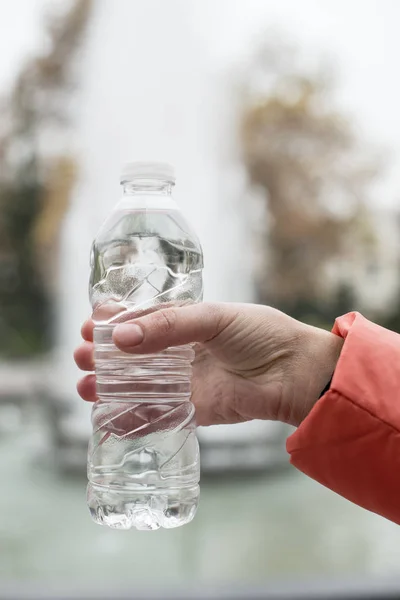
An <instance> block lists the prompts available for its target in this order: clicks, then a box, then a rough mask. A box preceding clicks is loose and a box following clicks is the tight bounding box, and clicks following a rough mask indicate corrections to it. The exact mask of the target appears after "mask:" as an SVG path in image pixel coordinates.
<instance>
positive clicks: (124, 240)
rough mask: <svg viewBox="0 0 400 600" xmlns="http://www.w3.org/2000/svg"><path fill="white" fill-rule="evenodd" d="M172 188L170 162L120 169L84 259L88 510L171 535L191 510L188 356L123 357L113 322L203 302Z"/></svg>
mask: <svg viewBox="0 0 400 600" xmlns="http://www.w3.org/2000/svg"><path fill="white" fill-rule="evenodd" d="M174 183H175V176H174V171H173V169H172V167H170V166H169V165H167V164H164V163H137V162H136V163H128V164H126V165H125V167H124V169H123V171H122V174H121V184H122V185H123V196H122V198H121V200H120V201H119V202H118V203H117V205H116V206H115V208H114V210H113V211H112V212H111V214H110V215H109V217H108V218H107V219H106V221H105V223H104V224H103V226H102V227H101V228H100V231H99V233H98V235H97V236H96V239H95V240H94V242H93V246H92V252H91V278H90V300H91V304H92V308H93V315H92V316H93V320H94V323H95V329H94V342H95V371H96V383H97V395H98V398H99V399H98V401H97V402H96V403H95V405H94V407H93V412H92V424H93V434H92V437H91V440H90V443H89V451H88V479H89V485H88V505H89V508H90V512H91V514H92V517H93V519H94V520H95V521H96V522H97V523H99V524H104V525H108V526H109V527H113V528H118V529H130V528H131V527H136V528H137V529H158V528H159V527H165V528H171V527H178V526H180V525H184V524H185V523H188V522H189V521H191V520H192V519H193V516H194V514H195V512H196V508H197V504H198V497H199V485H198V484H199V471H200V465H199V447H198V442H197V439H196V435H195V411H194V406H193V404H192V403H191V402H190V393H191V372H192V367H191V363H192V360H193V358H194V351H193V348H192V347H191V346H180V347H175V348H169V349H167V350H165V351H163V352H160V353H158V354H155V355H130V354H125V353H123V352H121V351H119V350H118V349H117V348H116V346H115V345H114V344H113V342H112V331H113V328H114V326H115V325H116V324H117V323H120V322H123V321H126V320H128V319H131V318H134V317H136V316H139V315H141V314H145V313H147V312H150V311H154V310H158V309H160V308H163V307H167V306H170V305H184V304H187V303H192V302H199V301H201V300H202V293H203V283H202V269H203V256H202V250H201V246H200V243H199V241H198V239H197V237H196V235H195V234H194V233H193V232H192V230H191V229H190V227H189V226H188V225H187V223H186V221H185V219H184V218H183V216H182V214H181V212H180V211H179V208H178V206H177V204H176V203H175V201H174V200H173V198H172V188H173V185H174Z"/></svg>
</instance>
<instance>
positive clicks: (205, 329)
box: [75, 303, 343, 426]
mask: <svg viewBox="0 0 400 600" xmlns="http://www.w3.org/2000/svg"><path fill="white" fill-rule="evenodd" d="M93 327H94V325H93V322H92V321H90V320H89V321H86V323H85V324H84V325H83V327H82V336H83V338H84V340H85V341H84V342H83V344H82V345H81V346H79V348H77V350H76V351H75V361H76V363H77V365H78V366H79V367H80V368H81V369H82V370H84V371H93V370H94V362H93ZM113 340H114V343H115V344H116V346H118V348H119V349H120V350H122V351H124V352H128V353H131V354H148V353H154V352H160V351H161V350H164V349H165V348H168V347H169V346H178V345H179V346H180V345H183V344H189V343H195V360H194V363H193V377H192V402H193V403H194V405H195V407H196V420H197V423H198V424H199V425H213V424H221V423H225V424H226V423H240V422H244V421H250V420H252V419H269V420H278V421H282V422H285V423H289V424H291V425H295V426H298V425H299V424H300V423H301V421H302V420H303V419H304V418H305V417H306V416H307V414H308V413H309V411H310V410H311V408H312V407H313V406H314V404H315V402H316V401H317V399H318V397H319V395H320V393H321V391H322V390H323V388H324V387H325V385H326V384H327V383H328V381H329V379H330V377H331V376H332V373H333V371H334V369H335V366H336V363H337V360H338V358H339V355H340V351H341V348H342V344H343V340H342V339H341V338H339V337H338V336H336V335H334V334H331V333H329V332H327V331H325V330H323V329H318V328H315V327H312V326H310V325H305V324H304V323H300V322H299V321H296V320H295V319H292V318H291V317H289V316H287V315H285V314H284V313H282V312H280V311H278V310H275V309H273V308H270V307H267V306H260V305H255V304H228V303H226V304H225V303H217V304H208V303H202V304H193V305H190V306H184V307H179V308H177V307H175V308H174V307H171V308H163V309H160V310H157V311H155V312H153V313H151V314H148V315H146V316H142V317H139V318H137V319H134V320H131V321H127V322H126V323H123V324H119V325H116V327H115V329H114V333H113ZM78 392H79V394H80V395H81V397H82V398H83V399H84V400H88V401H95V400H96V399H97V398H96V384H95V376H94V375H87V376H86V377H84V378H83V379H81V380H80V382H79V383H78Z"/></svg>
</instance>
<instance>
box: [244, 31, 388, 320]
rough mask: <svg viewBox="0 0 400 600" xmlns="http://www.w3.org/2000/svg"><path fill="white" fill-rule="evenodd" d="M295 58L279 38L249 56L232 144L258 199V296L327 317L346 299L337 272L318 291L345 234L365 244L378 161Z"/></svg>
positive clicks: (319, 80) (315, 76)
mask: <svg viewBox="0 0 400 600" xmlns="http://www.w3.org/2000/svg"><path fill="white" fill-rule="evenodd" d="M299 56H300V53H299V52H298V49H296V48H294V47H290V46H284V45H282V43H281V42H280V41H279V42H274V41H271V42H269V43H268V44H266V45H265V46H263V47H262V48H261V50H260V51H259V52H258V53H257V55H256V56H255V58H254V60H253V62H252V64H251V66H250V69H249V70H248V72H247V74H246V81H247V83H246V84H245V86H244V90H243V103H242V112H241V117H240V134H241V144H242V150H243V157H244V162H245V165H246V167H247V171H248V175H249V179H250V182H251V184H252V185H254V186H256V187H257V188H259V189H260V190H261V195H262V198H263V201H264V202H265V203H266V206H267V211H266V215H267V217H268V218H267V222H266V226H265V231H264V234H265V235H264V243H263V245H262V250H261V251H262V253H263V256H264V260H262V261H261V265H262V270H260V272H259V273H258V281H257V284H258V293H259V298H258V300H259V301H261V302H263V303H268V304H273V305H275V306H279V307H280V308H282V309H283V310H287V311H289V312H290V313H291V314H293V315H295V316H297V317H299V318H305V317H308V316H309V315H310V314H312V313H317V314H319V315H320V318H321V319H326V318H331V312H332V311H333V310H335V305H336V304H338V303H339V304H340V306H341V308H342V309H345V308H346V307H345V306H344V305H345V304H346V306H347V303H348V305H349V306H348V308H349V307H350V304H351V301H350V299H351V298H353V290H350V289H347V287H346V290H347V291H346V294H345V295H343V291H344V289H345V287H343V286H345V284H344V283H343V285H342V284H341V282H340V278H339V279H338V281H337V284H338V288H337V290H336V292H337V298H335V293H336V292H335V290H334V289H333V290H331V291H330V292H329V293H328V294H327V287H329V277H328V274H329V268H330V267H332V265H333V263H334V262H335V261H336V263H337V265H338V264H339V265H340V261H342V265H343V267H344V270H346V265H345V263H346V261H347V262H348V261H349V260H351V257H350V259H349V258H348V255H346V254H345V248H347V251H348V250H349V244H348V240H349V237H350V238H352V239H353V244H354V245H356V246H357V245H358V249H359V246H360V245H364V246H365V247H366V246H368V245H371V244H373V239H374V236H373V230H372V225H371V222H370V220H369V219H368V211H367V210H366V207H365V200H366V198H367V193H368V186H370V184H371V180H372V178H373V177H374V176H375V174H376V173H377V163H376V161H373V160H371V159H370V157H368V156H366V153H365V151H364V150H363V149H361V148H360V143H359V142H358V140H357V137H356V135H355V134H354V131H353V129H352V127H351V124H350V122H349V120H348V119H346V117H345V116H344V115H342V114H341V113H340V112H338V111H336V110H335V109H334V108H333V107H332V102H331V100H330V97H331V96H332V95H333V90H332V86H331V85H330V82H329V80H328V78H327V72H328V71H327V70H326V69H324V68H323V67H322V66H319V67H317V68H316V69H312V68H306V67H304V65H303V64H301V60H300V59H299ZM337 265H336V266H337ZM337 271H338V269H336V272H337ZM339 271H340V268H339ZM346 286H347V284H346ZM332 293H333V296H332ZM329 298H330V299H329Z"/></svg>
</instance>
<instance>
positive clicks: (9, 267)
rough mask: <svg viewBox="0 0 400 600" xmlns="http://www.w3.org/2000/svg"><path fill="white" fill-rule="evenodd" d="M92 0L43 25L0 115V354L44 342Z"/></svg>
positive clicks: (70, 178) (79, 0) (24, 351)
mask: <svg viewBox="0 0 400 600" xmlns="http://www.w3.org/2000/svg"><path fill="white" fill-rule="evenodd" d="M91 5H92V2H91V0H74V1H73V2H72V3H70V4H69V5H68V8H67V10H66V11H64V12H62V13H59V12H58V13H53V14H52V15H51V16H49V18H48V21H47V24H46V32H45V34H46V44H45V46H46V51H45V52H44V53H43V54H41V55H39V56H36V57H33V58H31V59H30V60H29V61H28V62H27V63H26V64H25V65H24V67H23V68H22V70H21V72H20V74H19V76H18V77H17V79H16V82H15V85H14V88H13V89H12V91H11V93H10V95H9V97H7V98H6V99H4V100H3V103H2V108H3V111H2V117H1V121H0V354H1V355H3V356H13V357H15V356H23V355H29V354H31V353H33V352H37V351H42V350H45V349H47V348H48V347H49V344H50V336H51V325H52V323H51V316H50V314H51V310H50V308H51V289H52V284H53V282H54V277H55V269H54V264H55V260H56V258H57V239H58V231H59V227H60V223H61V219H62V216H63V214H64V212H65V210H66V208H67V205H68V199H69V196H70V192H71V189H72V186H73V184H74V177H75V170H76V168H75V164H74V160H73V158H71V157H70V156H69V155H68V154H67V153H66V152H65V149H64V147H63V146H65V132H66V131H67V128H68V125H69V122H70V120H71V115H69V104H68V99H69V98H70V93H71V91H72V90H73V88H74V81H75V79H76V73H75V66H76V57H77V51H78V50H79V48H80V44H81V42H82V40H83V37H84V33H85V31H86V27H87V24H88V22H89V16H90V11H91Z"/></svg>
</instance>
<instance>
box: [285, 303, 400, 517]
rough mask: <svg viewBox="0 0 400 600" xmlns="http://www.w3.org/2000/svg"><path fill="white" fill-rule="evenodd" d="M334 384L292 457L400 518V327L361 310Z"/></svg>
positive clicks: (343, 326) (345, 324) (346, 492)
mask: <svg viewBox="0 0 400 600" xmlns="http://www.w3.org/2000/svg"><path fill="white" fill-rule="evenodd" d="M333 332H334V333H336V334H337V335H340V336H342V337H343V338H344V339H345V342H344V345H343V349H342V352H341V355H340V358H339V362H338V364H337V367H336V370H335V373H334V376H333V380H332V384H331V388H330V390H329V391H328V392H327V393H326V394H325V395H324V396H323V397H322V398H321V399H320V400H318V402H317V403H316V404H315V406H314V408H313V409H312V410H311V412H310V414H309V415H308V416H307V418H306V419H305V420H304V421H303V422H302V423H301V425H300V426H299V428H298V429H297V430H296V431H295V433H294V434H293V435H292V436H291V437H290V438H289V439H288V440H287V450H288V452H289V453H290V455H291V463H292V464H293V465H294V466H296V467H297V468H298V469H300V471H303V472H304V473H306V474H307V475H309V476H310V477H312V478H313V479H316V480H317V481H319V482H320V483H322V484H323V485H325V486H326V487H328V488H330V489H331V490H333V491H334V492H337V493H338V494H340V495H341V496H344V497H345V498H347V499H348V500H351V501H352V502H354V503H356V504H358V505H360V506H362V507H364V508H367V509H368V510H371V511H373V512H375V513H378V514H380V515H382V516H384V517H386V518H388V519H390V520H391V521H395V522H396V523H399V524H400V335H399V334H397V333H394V332H392V331H389V330H387V329H384V328H382V327H379V326H378V325H375V324H373V323H371V322H369V321H367V320H366V319H365V318H364V317H362V316H361V315H360V314H358V313H350V314H348V315H345V316H344V317H340V318H339V319H337V320H336V323H335V327H334V329H333Z"/></svg>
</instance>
